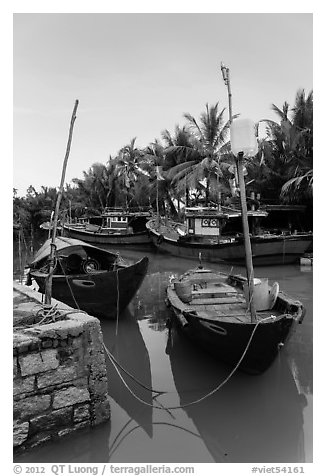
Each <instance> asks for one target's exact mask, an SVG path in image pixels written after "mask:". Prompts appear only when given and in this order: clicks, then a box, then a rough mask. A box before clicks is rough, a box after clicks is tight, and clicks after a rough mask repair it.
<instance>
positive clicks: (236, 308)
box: [167, 267, 305, 374]
mask: <svg viewBox="0 0 326 476" xmlns="http://www.w3.org/2000/svg"><path fill="white" fill-rule="evenodd" d="M247 286H248V285H247V279H246V278H244V277H243V276H240V275H233V276H232V275H227V274H224V273H219V272H215V271H212V270H210V269H203V268H202V267H198V268H196V269H191V270H189V271H187V272H186V273H184V274H183V275H182V276H181V277H180V278H179V279H178V280H175V281H174V282H173V283H171V284H170V285H169V286H168V288H167V303H168V305H169V306H171V309H172V311H173V314H174V317H175V319H176V321H177V323H178V326H179V328H180V329H181V331H182V332H183V333H184V334H185V335H187V336H188V337H189V338H191V339H192V340H194V341H196V342H197V343H198V344H200V345H201V347H203V348H204V349H205V350H206V351H208V352H209V353H211V354H213V355H215V356H216V357H218V358H219V359H220V360H222V361H224V362H226V363H228V364H230V365H231V366H233V367H236V366H237V365H239V368H240V369H242V370H244V371H245V372H247V373H251V374H259V373H262V372H264V371H265V370H266V369H267V368H268V367H269V366H270V365H271V363H272V362H273V360H274V359H275V357H276V355H277V354H278V352H279V350H280V348H281V347H282V346H283V345H284V344H285V342H286V341H287V339H288V338H289V336H290V334H291V332H293V331H294V329H295V327H296V325H297V323H299V322H301V321H302V319H303V317H304V313H305V310H304V307H303V305H302V304H301V302H299V301H296V300H294V299H292V298H291V297H290V296H288V295H286V294H285V293H283V292H281V291H279V292H278V285H277V283H274V285H273V286H272V287H269V286H268V281H267V280H255V287H254V294H253V300H254V305H255V309H256V321H255V322H252V319H251V315H250V310H249V306H248V299H247V295H248V291H247V290H248V287H247ZM247 346H248V347H247Z"/></svg>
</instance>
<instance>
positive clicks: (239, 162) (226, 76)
mask: <svg viewBox="0 0 326 476" xmlns="http://www.w3.org/2000/svg"><path fill="white" fill-rule="evenodd" d="M221 71H222V77H223V80H224V83H225V85H226V86H227V89H228V99H229V123H230V127H231V124H232V121H233V117H232V93H231V84H230V70H229V68H227V67H226V66H225V65H224V64H223V63H221ZM235 161H236V167H237V170H236V171H237V175H238V181H239V190H240V203H241V217H242V229H243V236H244V245H245V255H246V271H247V282H248V295H249V296H248V297H249V308H250V315H251V322H256V310H255V305H254V299H253V295H254V268H253V264H252V252H251V242H250V236H249V224H248V214H247V200H246V189H245V182H244V174H243V152H239V153H238V155H237V157H236V160H235Z"/></svg>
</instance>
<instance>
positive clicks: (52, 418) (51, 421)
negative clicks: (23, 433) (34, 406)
mask: <svg viewBox="0 0 326 476" xmlns="http://www.w3.org/2000/svg"><path fill="white" fill-rule="evenodd" d="M72 417H73V410H72V407H66V408H61V409H60V410H53V411H52V412H51V413H46V414H45V415H40V416H38V417H35V418H32V419H31V420H30V434H31V435H34V434H36V433H38V432H42V431H49V430H51V429H55V430H59V429H63V428H67V427H70V426H72Z"/></svg>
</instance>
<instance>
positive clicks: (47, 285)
mask: <svg viewBox="0 0 326 476" xmlns="http://www.w3.org/2000/svg"><path fill="white" fill-rule="evenodd" d="M78 104H79V101H78V99H76V101H75V105H74V109H73V112H72V116H71V121H70V128H69V136H68V142H67V148H66V155H65V158H64V161H63V167H62V174H61V182H60V187H59V191H58V196H57V201H56V205H55V211H54V218H53V228H52V240H51V251H50V266H49V274H48V276H47V278H46V280H45V299H44V304H45V305H50V304H51V296H52V275H53V272H54V255H55V250H56V244H55V238H56V234H57V224H58V216H59V208H60V202H61V198H62V193H63V186H64V181H65V176H66V168H67V162H68V157H69V152H70V146H71V141H72V132H73V128H74V123H75V120H76V111H77V107H78Z"/></svg>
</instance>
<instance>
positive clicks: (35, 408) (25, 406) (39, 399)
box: [14, 395, 51, 420]
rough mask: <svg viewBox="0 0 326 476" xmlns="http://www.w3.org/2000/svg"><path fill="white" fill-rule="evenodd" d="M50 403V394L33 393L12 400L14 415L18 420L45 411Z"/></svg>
mask: <svg viewBox="0 0 326 476" xmlns="http://www.w3.org/2000/svg"><path fill="white" fill-rule="evenodd" d="M50 404H51V396H50V395H34V396H32V397H27V398H22V399H21V400H19V401H16V402H14V415H15V416H16V418H17V419H18V418H19V419H20V420H25V419H26V418H29V417H31V416H35V415H39V414H40V413H43V412H45V411H46V410H47V409H48V408H49V407H50Z"/></svg>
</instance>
